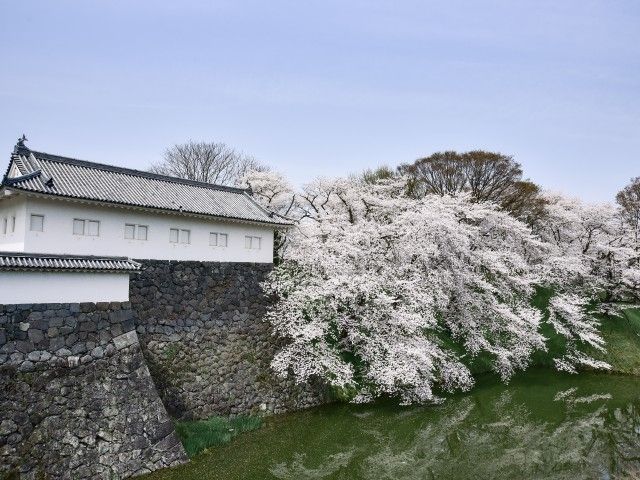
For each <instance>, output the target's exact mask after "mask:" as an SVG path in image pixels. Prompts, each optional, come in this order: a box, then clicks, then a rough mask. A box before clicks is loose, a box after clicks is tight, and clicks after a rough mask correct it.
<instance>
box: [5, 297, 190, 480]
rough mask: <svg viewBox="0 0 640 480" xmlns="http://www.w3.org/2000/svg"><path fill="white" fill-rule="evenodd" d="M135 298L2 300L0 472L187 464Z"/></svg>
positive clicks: (116, 470)
mask: <svg viewBox="0 0 640 480" xmlns="http://www.w3.org/2000/svg"><path fill="white" fill-rule="evenodd" d="M134 326H135V317H134V312H133V311H132V309H131V305H130V304H129V303H122V304H120V303H110V304H108V303H103V304H101V303H98V304H92V303H88V304H37V305H0V477H1V476H2V475H9V474H11V473H12V472H13V473H15V474H18V473H19V474H20V478H34V479H35V478H64V479H66V478H69V479H89V478H91V479H93V478H104V479H117V478H125V477H128V476H131V475H137V474H140V473H144V472H149V471H152V470H155V469H157V468H162V467H166V466H171V465H175V464H178V463H181V462H183V461H186V455H185V453H184V450H183V448H182V445H181V444H180V442H179V440H178V438H177V437H176V435H175V433H174V430H173V424H172V423H171V420H170V418H169V417H168V415H167V412H166V410H165V408H164V406H163V404H162V402H161V400H160V398H159V396H158V394H157V391H156V389H155V386H154V383H153V380H152V379H151V376H150V375H149V370H148V368H147V366H146V364H145V362H144V358H143V355H142V352H141V350H140V345H139V342H138V337H137V334H136V332H135V329H134Z"/></svg>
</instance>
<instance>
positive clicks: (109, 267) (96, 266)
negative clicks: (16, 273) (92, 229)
mask: <svg viewBox="0 0 640 480" xmlns="http://www.w3.org/2000/svg"><path fill="white" fill-rule="evenodd" d="M140 268H141V265H140V264H139V263H138V262H134V261H133V260H130V259H128V258H125V257H92V256H82V255H54V254H41V253H21V252H0V271H1V270H60V271H92V272H137V271H139V270H140Z"/></svg>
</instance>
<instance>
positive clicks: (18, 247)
mask: <svg viewBox="0 0 640 480" xmlns="http://www.w3.org/2000/svg"><path fill="white" fill-rule="evenodd" d="M26 210H27V201H26V199H25V198H24V197H21V196H17V195H16V196H4V195H3V193H2V191H0V251H5V252H23V251H24V236H25V224H24V220H25V212H26ZM14 215H15V217H16V228H15V231H13V232H12V231H11V217H13V216H14ZM5 218H6V219H7V233H6V234H5V233H3V232H4V230H3V222H4V219H5Z"/></svg>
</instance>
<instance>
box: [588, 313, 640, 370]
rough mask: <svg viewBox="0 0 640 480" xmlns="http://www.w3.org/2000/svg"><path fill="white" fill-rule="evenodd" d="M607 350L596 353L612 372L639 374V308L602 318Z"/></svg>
mask: <svg viewBox="0 0 640 480" xmlns="http://www.w3.org/2000/svg"><path fill="white" fill-rule="evenodd" d="M602 336H603V337H604V339H605V340H606V342H607V345H606V348H607V352H606V353H605V354H599V355H597V356H598V358H599V359H600V360H604V361H605V362H607V363H609V364H610V365H611V366H612V369H613V371H614V372H617V373H625V374H630V375H640V310H635V309H632V310H625V312H624V316H623V317H606V318H603V319H602Z"/></svg>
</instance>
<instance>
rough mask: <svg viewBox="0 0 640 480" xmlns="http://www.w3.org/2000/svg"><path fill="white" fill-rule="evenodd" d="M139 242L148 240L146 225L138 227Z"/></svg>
mask: <svg viewBox="0 0 640 480" xmlns="http://www.w3.org/2000/svg"><path fill="white" fill-rule="evenodd" d="M137 239H138V240H146V239H147V226H146V225H138V236H137Z"/></svg>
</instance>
